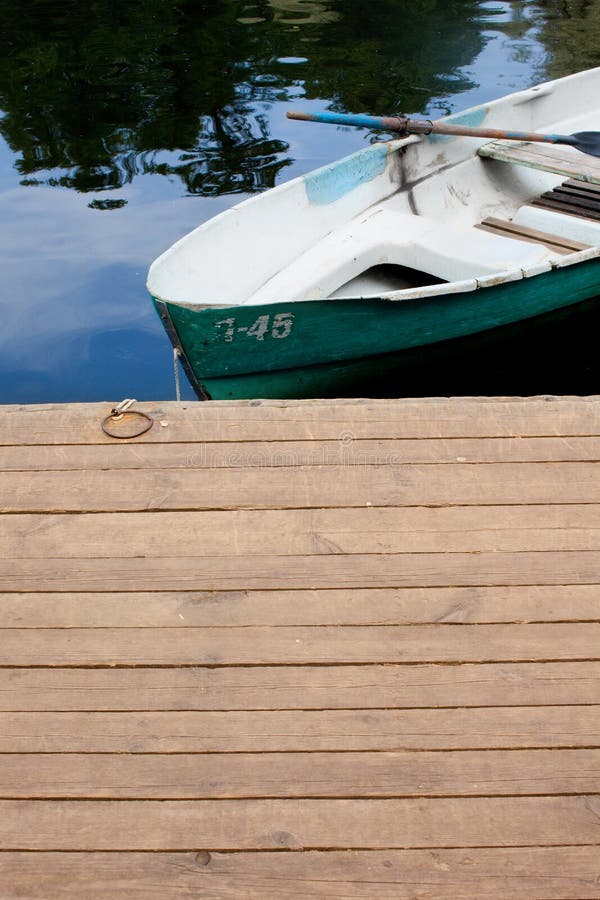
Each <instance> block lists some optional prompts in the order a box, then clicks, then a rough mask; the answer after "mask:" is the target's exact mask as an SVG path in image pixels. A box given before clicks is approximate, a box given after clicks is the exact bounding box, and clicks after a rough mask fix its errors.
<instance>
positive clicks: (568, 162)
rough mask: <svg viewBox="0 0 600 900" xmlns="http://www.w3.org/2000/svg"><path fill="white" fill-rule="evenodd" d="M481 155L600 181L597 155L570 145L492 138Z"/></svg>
mask: <svg viewBox="0 0 600 900" xmlns="http://www.w3.org/2000/svg"><path fill="white" fill-rule="evenodd" d="M477 152H478V153H479V155H480V156H485V157H489V158H490V159H497V160H499V161H500V162H506V163H515V164H517V165H521V166H527V167H528V168H531V169H541V170H542V171H543V172H554V173H556V174H557V175H564V176H565V178H573V179H576V180H580V181H589V182H590V183H591V184H600V163H599V162H598V160H597V159H595V158H594V157H593V156H587V155H582V154H581V153H578V152H576V151H574V150H572V149H571V148H570V147H568V148H566V147H559V146H556V145H554V144H552V145H550V144H532V143H530V142H523V143H519V142H515V141H492V142H491V143H489V144H484V145H483V146H482V147H480V148H479V150H478V151H477Z"/></svg>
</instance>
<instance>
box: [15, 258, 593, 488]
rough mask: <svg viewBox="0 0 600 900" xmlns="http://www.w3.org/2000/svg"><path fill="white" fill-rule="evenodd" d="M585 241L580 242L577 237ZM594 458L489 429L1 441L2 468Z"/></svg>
mask: <svg viewBox="0 0 600 900" xmlns="http://www.w3.org/2000/svg"><path fill="white" fill-rule="evenodd" d="M582 246H583V245H582ZM599 458H600V438H598V437H595V436H592V437H590V436H571V437H563V436H561V435H557V436H555V437H518V438H512V437H492V438H482V439H479V438H457V437H449V438H431V439H430V440H421V439H410V438H409V439H399V440H394V439H381V440H366V439H362V440H354V439H352V438H349V437H348V436H346V437H345V438H342V440H327V441H321V440H306V441H291V440H290V441H284V440H280V441H266V440H265V441H247V442H238V443H234V442H229V443H227V442H223V441H221V442H212V443H210V442H205V441H202V442H196V443H163V444H150V443H140V442H133V443H119V444H115V445H111V447H110V450H108V449H107V446H106V445H105V444H81V445H77V444H75V445H71V446H62V445H46V444H42V445H40V446H30V447H28V448H27V451H26V452H23V448H22V447H21V446H4V447H3V446H0V470H2V471H5V472H8V471H14V472H26V471H51V470H63V469H85V470H86V471H89V470H90V469H106V468H107V466H108V467H109V468H111V469H144V468H155V469H159V468H160V469H189V468H197V469H199V468H225V469H229V468H248V467H253V466H254V467H264V466H311V465H314V466H331V465H361V466H375V465H390V464H394V465H398V464H401V463H455V462H457V461H458V462H460V461H462V462H471V463H478V462H574V461H585V460H597V459H599Z"/></svg>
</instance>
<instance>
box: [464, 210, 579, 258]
mask: <svg viewBox="0 0 600 900" xmlns="http://www.w3.org/2000/svg"><path fill="white" fill-rule="evenodd" d="M475 227H476V228H480V229H481V230H482V231H489V232H491V233H492V234H497V235H500V236H502V237H511V238H514V239H516V240H518V241H525V242H527V243H528V244H542V245H543V246H544V247H547V248H548V250H552V251H554V253H560V254H564V255H567V254H569V253H578V252H579V251H580V250H588V249H589V248H590V246H591V245H590V244H584V243H583V242H581V241H575V240H573V239H572V238H568V237H564V236H563V235H558V234H551V233H549V232H547V231H540V230H539V229H537V228H530V227H528V226H527V225H523V224H521V223H518V222H514V221H509V220H508V219H497V218H495V217H494V216H489V217H488V218H487V219H484V220H483V221H482V222H481V223H480V224H479V225H476V226H475Z"/></svg>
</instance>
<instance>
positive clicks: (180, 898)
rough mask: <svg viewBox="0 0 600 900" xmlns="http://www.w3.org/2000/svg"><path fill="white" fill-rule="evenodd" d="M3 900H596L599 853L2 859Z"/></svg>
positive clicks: (521, 850) (527, 850) (17, 855)
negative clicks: (82, 899) (540, 899)
mask: <svg viewBox="0 0 600 900" xmlns="http://www.w3.org/2000/svg"><path fill="white" fill-rule="evenodd" d="M0 877H2V879H3V882H4V884H6V885H9V887H8V889H7V892H6V893H5V900H17V898H18V900H48V897H50V896H51V897H52V898H55V900H71V898H73V897H84V896H85V898H86V900H114V898H115V897H121V896H123V897H130V898H132V900H147V898H156V900H164V898H165V896H166V893H165V892H168V896H169V897H170V898H171V897H172V898H174V900H184V898H185V900H189V898H191V897H193V898H198V900H215V898H216V897H218V898H219V900H281V898H282V897H294V898H296V900H314V898H315V897H319V898H321V897H322V898H335V900H340V898H342V897H343V898H361V900H366V898H373V897H374V896H376V897H377V898H378V900H415V898H416V897H418V896H419V895H420V896H422V897H425V896H427V895H429V896H434V897H435V898H436V900H506V897H507V896H510V897H511V898H513V900H532V898H533V897H544V898H546V900H592V898H594V900H595V898H597V896H598V879H599V878H600V854H599V853H598V847H597V846H593V847H591V846H590V847H577V846H572V847H552V848H546V847H516V848H511V847H495V848H492V849H481V848H476V849H473V848H470V849H468V850H444V849H437V850H382V851H376V850H372V851H347V850H345V851H332V852H319V851H306V852H304V853H297V852H287V851H282V852H262V853H252V852H246V853H244V852H241V853H240V852H237V853H235V852H234V853H214V852H212V853H209V852H207V851H201V852H199V853H195V852H192V853H164V852H163V853H160V852H158V853H156V852H155V853H123V852H121V853H102V852H96V853H69V852H61V853H47V852H37V853H27V852H5V853H2V854H0Z"/></svg>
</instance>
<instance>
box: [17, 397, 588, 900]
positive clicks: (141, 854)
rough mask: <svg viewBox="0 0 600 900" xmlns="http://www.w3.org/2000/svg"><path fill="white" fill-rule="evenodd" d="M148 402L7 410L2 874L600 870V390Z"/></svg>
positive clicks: (62, 881)
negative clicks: (143, 418) (105, 429)
mask: <svg viewBox="0 0 600 900" xmlns="http://www.w3.org/2000/svg"><path fill="white" fill-rule="evenodd" d="M137 408H140V409H143V410H145V411H147V412H149V413H150V414H151V415H152V417H153V419H154V425H153V427H152V429H151V430H150V431H149V432H148V433H147V434H145V435H144V436H143V437H140V438H138V439H135V440H125V441H122V440H112V439H111V438H109V437H106V436H105V435H104V434H103V433H102V431H101V428H100V421H101V419H102V418H103V416H105V415H106V414H107V413H108V412H109V406H108V405H103V404H86V405H64V406H63V405H61V406H58V405H57V406H53V405H48V406H43V407H42V406H39V407H20V408H17V407H3V408H0V444H1V446H0V507H1V510H2V514H1V515H0V551H1V559H0V627H1V628H2V633H1V641H0V665H1V668H0V753H1V754H2V755H1V757H0V759H1V764H0V850H1V851H2V852H0V896H1V897H2V900H13V898H14V900H16V898H19V900H24V898H25V900H34V898H35V900H49V898H52V900H55V898H57V900H64V898H75V897H77V898H85V900H115V898H121V897H123V898H131V900H147V898H157V900H158V898H160V900H164V898H213V900H221V898H230V900H241V898H245V900H247V898H251V900H259V898H261V900H264V898H294V900H299V898H300V900H302V898H303V900H308V898H337V900H340V898H377V900H386V898H389V900H392V898H393V900H397V898H448V900H449V898H452V900H457V898H458V900H460V898H478V900H479V898H498V900H500V898H502V900H505V898H506V897H511V898H517V900H519V898H527V900H531V898H539V900H542V898H543V900H551V898H555V900H556V898H563V900H564V898H578V900H584V898H598V897H600V590H599V588H598V584H599V582H600V467H599V466H600V398H562V399H557V398H553V397H544V398H535V399H475V400H471V399H456V400H436V399H430V400H398V401H341V402H324V401H323V402H321V401H315V402H311V401H308V402H259V401H253V402H243V403H206V404H200V403H192V404H188V405H185V404H181V405H178V404H174V403H172V404H171V403H165V404H160V405H157V404H140V405H139V407H137ZM126 424H128V426H129V427H133V426H134V424H135V423H134V422H133V420H131V421H130V422H129V423H126ZM122 427H125V426H124V425H123V426H122Z"/></svg>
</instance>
